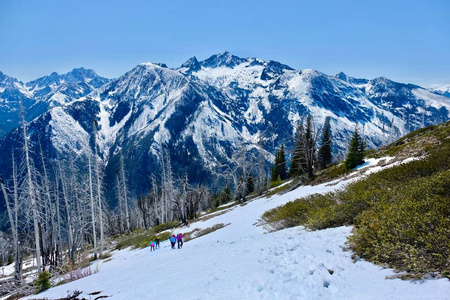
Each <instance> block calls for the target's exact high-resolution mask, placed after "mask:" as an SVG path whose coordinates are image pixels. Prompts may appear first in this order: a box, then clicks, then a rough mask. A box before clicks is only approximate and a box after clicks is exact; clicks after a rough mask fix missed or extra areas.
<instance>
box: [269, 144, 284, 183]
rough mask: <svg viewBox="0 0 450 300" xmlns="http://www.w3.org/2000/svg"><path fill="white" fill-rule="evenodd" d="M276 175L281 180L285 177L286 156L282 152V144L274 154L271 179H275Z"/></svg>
mask: <svg viewBox="0 0 450 300" xmlns="http://www.w3.org/2000/svg"><path fill="white" fill-rule="evenodd" d="M278 176H279V177H280V179H281V180H284V179H286V178H287V167H286V157H285V153H284V145H281V147H280V150H278V151H277V152H276V155H275V165H274V166H273V168H272V181H275V180H276V179H277V178H278Z"/></svg>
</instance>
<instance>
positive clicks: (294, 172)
mask: <svg viewBox="0 0 450 300" xmlns="http://www.w3.org/2000/svg"><path fill="white" fill-rule="evenodd" d="M303 135H304V127H303V122H301V123H300V124H299V125H298V127H297V132H296V134H295V146H294V151H293V152H292V156H291V167H290V169H289V177H295V176H300V175H301V174H303V173H304V172H305V171H304V170H306V161H305V153H304V149H303ZM272 178H273V177H272Z"/></svg>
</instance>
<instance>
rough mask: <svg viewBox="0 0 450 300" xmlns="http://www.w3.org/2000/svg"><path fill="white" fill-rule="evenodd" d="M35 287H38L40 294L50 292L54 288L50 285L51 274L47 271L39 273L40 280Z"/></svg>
mask: <svg viewBox="0 0 450 300" xmlns="http://www.w3.org/2000/svg"><path fill="white" fill-rule="evenodd" d="M34 285H35V286H36V289H37V292H38V293H40V292H42V291H45V290H48V289H49V288H50V287H51V286H52V284H51V283H50V273H49V272H47V271H44V272H41V273H39V276H38V279H37V280H36V282H35V284H34Z"/></svg>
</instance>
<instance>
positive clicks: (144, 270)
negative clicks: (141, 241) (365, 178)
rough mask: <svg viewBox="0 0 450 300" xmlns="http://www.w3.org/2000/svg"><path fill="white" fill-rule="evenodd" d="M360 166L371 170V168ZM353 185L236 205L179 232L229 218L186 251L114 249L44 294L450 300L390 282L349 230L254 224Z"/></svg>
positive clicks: (435, 291)
mask: <svg viewBox="0 0 450 300" xmlns="http://www.w3.org/2000/svg"><path fill="white" fill-rule="evenodd" d="M376 162H377V161H376V160H371V161H370V164H371V165H372V166H373V165H374V164H375V163H376ZM363 169H364V170H366V172H370V170H371V168H370V166H365V167H364V168H362V169H361V171H362V170H363ZM351 180H355V178H353V179H351ZM348 182H349V180H343V181H334V182H331V183H327V184H322V185H318V186H307V187H300V188H298V189H296V190H294V191H292V192H289V193H286V194H284V195H281V196H278V195H274V196H272V197H263V198H258V199H256V200H254V201H251V202H249V203H248V204H246V205H244V206H235V207H233V208H231V209H230V210H229V212H227V213H225V214H220V213H218V215H217V216H216V217H214V218H211V219H208V220H206V221H203V222H202V221H199V222H196V223H193V224H191V225H190V226H189V227H188V228H182V229H180V230H181V231H183V232H188V231H191V230H192V229H194V228H207V227H211V226H213V225H215V224H218V223H224V224H228V223H229V225H228V226H226V227H224V228H222V229H219V230H217V231H215V232H213V233H210V234H208V235H205V236H202V237H199V238H197V239H194V240H191V241H189V242H187V243H185V245H184V248H183V249H180V250H172V249H170V247H169V245H168V242H163V243H162V244H161V249H159V250H157V251H156V252H153V253H151V252H149V250H148V249H143V250H133V251H131V250H128V249H125V250H121V251H116V252H114V255H113V259H112V260H111V261H109V262H106V263H99V264H94V265H93V266H92V268H93V269H95V268H98V269H99V272H98V273H96V274H94V275H92V276H89V277H85V278H83V279H80V280H78V281H74V282H71V283H68V284H65V285H61V286H58V287H55V288H52V289H50V290H49V291H47V292H45V293H43V294H40V295H39V298H43V297H46V298H50V299H52V298H59V297H63V296H66V294H67V291H74V290H80V291H83V295H84V296H85V297H89V296H88V294H89V293H92V292H95V291H101V295H108V296H111V298H112V299H180V298H182V299H450V283H449V281H448V280H447V279H439V280H425V281H421V282H410V281H402V280H399V279H395V280H389V279H385V277H386V276H390V275H394V274H395V273H394V272H393V271H392V270H391V269H383V268H381V267H379V266H376V265H374V264H371V263H368V262H365V261H357V262H356V263H353V261H352V259H351V252H348V251H347V252H345V251H343V248H345V242H346V238H347V236H348V235H350V234H351V230H352V228H351V227H339V228H333V229H327V230H321V231H314V232H309V231H306V230H304V229H303V228H301V227H296V228H290V229H285V230H282V231H278V232H273V233H267V231H266V230H265V229H264V228H263V227H262V226H258V225H257V224H258V220H259V218H260V216H261V215H262V213H264V212H265V211H266V210H268V209H270V208H273V207H276V206H278V205H281V204H284V203H286V202H288V201H291V200H294V199H296V198H299V197H302V196H305V195H307V194H311V193H323V192H327V191H331V190H334V189H338V188H341V187H343V186H344V185H346V184H348ZM331 270H332V272H331ZM331 273H332V274H331ZM33 298H36V296H34V297H31V298H30V299H33Z"/></svg>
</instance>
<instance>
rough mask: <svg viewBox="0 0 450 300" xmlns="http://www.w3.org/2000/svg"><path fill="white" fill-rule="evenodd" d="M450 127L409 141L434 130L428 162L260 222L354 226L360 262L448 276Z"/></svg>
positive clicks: (293, 205) (298, 203) (294, 205)
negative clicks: (436, 144)
mask: <svg viewBox="0 0 450 300" xmlns="http://www.w3.org/2000/svg"><path fill="white" fill-rule="evenodd" d="M448 125H450V123H449V124H448ZM448 125H446V127H445V126H440V127H438V128H434V127H431V128H429V129H428V130H421V131H420V132H419V133H415V134H414V135H410V136H409V138H410V139H411V138H412V137H417V136H422V137H426V138H428V137H429V136H428V135H429V134H430V131H432V133H433V134H434V135H433V136H434V137H437V139H438V140H439V143H440V144H439V145H438V146H436V147H429V148H428V149H426V151H427V152H428V154H427V156H426V157H425V158H424V159H421V160H415V161H412V162H409V163H406V164H401V165H398V166H395V167H392V168H388V169H384V170H382V171H380V172H378V173H374V174H371V175H369V176H368V177H366V178H364V179H362V180H360V181H357V182H355V183H352V184H350V185H348V186H347V188H346V189H345V190H342V191H336V192H332V193H328V194H325V195H319V194H317V195H312V196H308V197H305V198H302V199H297V200H295V201H293V202H289V203H287V204H285V205H284V206H279V207H277V208H275V209H272V210H269V211H267V212H265V213H264V214H263V216H262V220H263V221H265V222H267V224H268V225H269V226H270V227H271V228H272V229H274V230H278V229H282V228H286V227H292V226H298V225H304V226H307V227H309V228H311V229H323V228H328V227H334V226H341V225H347V224H354V225H355V234H354V236H353V237H351V238H350V245H351V248H352V249H353V250H354V251H355V253H356V254H358V255H360V256H361V257H363V258H365V259H367V260H370V261H374V262H377V263H380V264H389V265H390V266H392V267H394V268H398V269H400V270H406V271H409V272H411V273H412V274H413V275H412V276H415V275H414V274H416V275H418V276H421V275H423V274H426V273H432V274H434V275H436V274H438V275H437V276H440V275H442V276H446V277H450V259H449V258H450V171H449V170H450V155H449V153H450V138H448V137H450V132H449V131H450V126H448ZM428 140H431V139H428ZM418 143H419V144H422V145H423V144H425V143H421V142H420V141H419V142H418ZM402 146H404V145H403V144H402ZM405 147H406V146H405ZM408 276H411V274H410V275H408Z"/></svg>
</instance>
